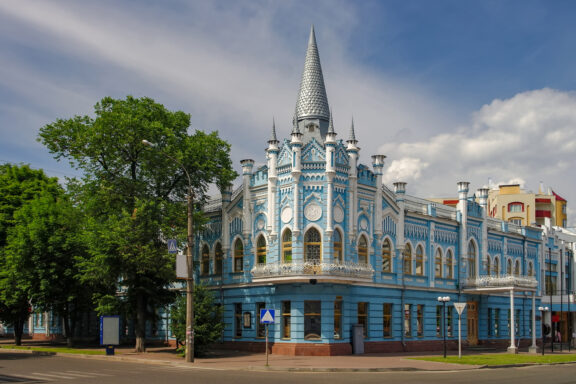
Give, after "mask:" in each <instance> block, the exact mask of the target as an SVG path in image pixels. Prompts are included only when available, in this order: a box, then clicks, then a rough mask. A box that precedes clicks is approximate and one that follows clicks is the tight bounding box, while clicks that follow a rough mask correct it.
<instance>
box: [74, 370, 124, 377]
mask: <svg viewBox="0 0 576 384" xmlns="http://www.w3.org/2000/svg"><path fill="white" fill-rule="evenodd" d="M64 372H65V373H66V374H70V375H74V374H78V375H90V376H88V377H94V376H103V377H111V376H113V375H109V374H107V373H96V372H84V371H64Z"/></svg>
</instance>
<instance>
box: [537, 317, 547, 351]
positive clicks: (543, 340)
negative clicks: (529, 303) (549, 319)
mask: <svg viewBox="0 0 576 384" xmlns="http://www.w3.org/2000/svg"><path fill="white" fill-rule="evenodd" d="M538 310H539V311H540V313H541V322H542V356H544V346H545V341H546V334H545V332H544V325H545V324H544V314H545V313H546V312H548V307H538Z"/></svg>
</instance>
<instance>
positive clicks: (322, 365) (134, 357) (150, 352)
mask: <svg viewBox="0 0 576 384" xmlns="http://www.w3.org/2000/svg"><path fill="white" fill-rule="evenodd" d="M0 344H9V343H8V340H2V341H0ZM23 344H24V345H25V346H46V347H49V346H50V345H49V344H47V343H41V342H36V341H30V340H25V341H24V343H23ZM86 349H91V350H101V351H104V348H86ZM2 352H11V353H14V352H17V353H36V354H39V355H46V354H48V355H51V354H52V353H42V352H34V351H31V350H15V349H0V354H1V353H2ZM452 354H453V352H452ZM56 355H61V356H67V357H75V358H85V359H98V360H112V361H132V362H140V363H146V364H162V365H177V366H179V367H183V366H187V367H190V368H191V369H214V370H236V369H242V370H252V371H302V372H327V371H331V372H338V371H346V372H355V371H364V372H386V371H460V370H470V369H477V368H480V366H473V365H461V364H449V363H438V362H430V361H422V360H413V359H410V358H411V357H418V356H424V355H426V354H425V353H421V354H414V353H406V354H363V355H346V356H284V355H272V354H271V355H269V356H268V366H266V355H265V354H264V353H247V352H241V351H230V350H214V351H211V352H210V354H209V355H208V356H207V357H203V358H195V359H194V363H187V362H186V361H185V360H184V358H182V357H181V356H180V355H179V354H178V353H176V351H175V350H174V348H167V347H151V348H148V349H147V351H146V352H145V353H136V352H134V350H133V347H127V346H122V347H119V348H117V349H116V350H115V355H114V356H105V355H84V354H70V353H57V354H56ZM429 355H430V354H429ZM435 355H437V354H435Z"/></svg>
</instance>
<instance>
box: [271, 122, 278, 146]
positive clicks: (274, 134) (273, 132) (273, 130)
mask: <svg viewBox="0 0 576 384" xmlns="http://www.w3.org/2000/svg"><path fill="white" fill-rule="evenodd" d="M272 140H273V141H278V139H277V138H276V120H275V119H274V117H272Z"/></svg>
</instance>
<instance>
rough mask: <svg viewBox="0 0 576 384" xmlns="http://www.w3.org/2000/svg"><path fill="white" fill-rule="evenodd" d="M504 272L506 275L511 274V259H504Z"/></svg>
mask: <svg viewBox="0 0 576 384" xmlns="http://www.w3.org/2000/svg"><path fill="white" fill-rule="evenodd" d="M506 274H507V275H511V274H512V260H511V259H508V260H506Z"/></svg>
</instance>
